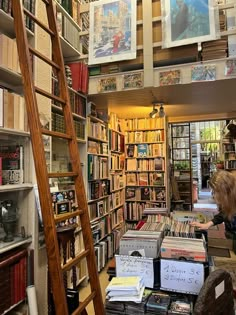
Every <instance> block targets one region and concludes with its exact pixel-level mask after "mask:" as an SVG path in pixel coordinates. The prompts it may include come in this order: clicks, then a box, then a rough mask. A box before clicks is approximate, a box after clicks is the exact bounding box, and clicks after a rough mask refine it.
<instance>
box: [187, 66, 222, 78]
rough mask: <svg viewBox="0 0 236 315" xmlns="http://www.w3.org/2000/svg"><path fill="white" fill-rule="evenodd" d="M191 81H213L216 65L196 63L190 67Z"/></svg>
mask: <svg viewBox="0 0 236 315" xmlns="http://www.w3.org/2000/svg"><path fill="white" fill-rule="evenodd" d="M191 77H192V82H200V81H215V79H216V66H215V65H197V66H192V69H191Z"/></svg>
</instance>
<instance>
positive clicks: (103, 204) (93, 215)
mask: <svg viewBox="0 0 236 315" xmlns="http://www.w3.org/2000/svg"><path fill="white" fill-rule="evenodd" d="M88 210H89V218H90V221H92V220H94V219H97V218H99V217H102V216H104V215H105V214H106V213H108V199H107V198H106V199H103V200H100V201H98V202H96V203H92V204H89V205H88Z"/></svg>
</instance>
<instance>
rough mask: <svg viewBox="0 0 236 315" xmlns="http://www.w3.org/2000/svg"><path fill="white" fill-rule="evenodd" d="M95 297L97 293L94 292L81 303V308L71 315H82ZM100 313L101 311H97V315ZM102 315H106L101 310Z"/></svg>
mask: <svg viewBox="0 0 236 315" xmlns="http://www.w3.org/2000/svg"><path fill="white" fill-rule="evenodd" d="M95 296H96V292H95V291H92V292H91V294H90V295H89V296H88V297H87V298H86V299H85V300H84V301H83V302H80V305H79V307H78V308H77V309H76V310H75V311H74V312H73V313H72V314H71V315H80V314H81V312H82V311H83V310H84V309H85V308H86V306H87V305H88V304H89V303H90V302H91V301H92V300H93V299H94V298H95ZM98 312H99V311H97V313H96V314H99V313H98ZM101 314H104V313H103V310H101Z"/></svg>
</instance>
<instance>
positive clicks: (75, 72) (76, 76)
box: [68, 62, 83, 91]
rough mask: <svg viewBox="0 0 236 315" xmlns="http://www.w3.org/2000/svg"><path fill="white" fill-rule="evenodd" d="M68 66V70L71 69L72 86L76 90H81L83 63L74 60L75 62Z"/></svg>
mask: <svg viewBox="0 0 236 315" xmlns="http://www.w3.org/2000/svg"><path fill="white" fill-rule="evenodd" d="M68 66H69V67H70V70H71V76H72V88H73V89H74V90H76V91H81V88H82V82H81V81H82V69H83V63H82V62H75V63H70V64H69V65H68Z"/></svg>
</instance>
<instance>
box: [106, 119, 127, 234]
mask: <svg viewBox="0 0 236 315" xmlns="http://www.w3.org/2000/svg"><path fill="white" fill-rule="evenodd" d="M124 146H125V143H124V134H123V133H122V132H121V129H120V125H119V120H118V118H117V117H116V114H114V113H110V117H109V153H110V154H109V158H110V167H109V169H110V183H111V184H110V186H111V195H110V218H111V229H112V230H114V229H119V228H122V227H123V224H124V203H125V174H124V161H125V156H124V150H125V147H124Z"/></svg>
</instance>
